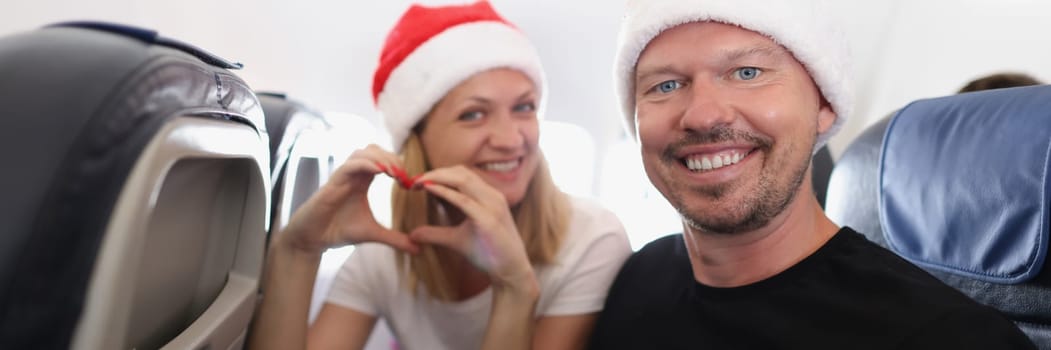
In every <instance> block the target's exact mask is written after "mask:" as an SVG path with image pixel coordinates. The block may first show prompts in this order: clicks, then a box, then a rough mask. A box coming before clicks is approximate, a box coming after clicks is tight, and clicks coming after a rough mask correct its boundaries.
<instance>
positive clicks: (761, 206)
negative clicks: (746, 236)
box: [662, 127, 810, 234]
mask: <svg viewBox="0 0 1051 350" xmlns="http://www.w3.org/2000/svg"><path fill="white" fill-rule="evenodd" d="M735 140H737V141H740V140H743V141H747V142H749V143H752V144H754V145H757V146H758V148H757V149H756V150H755V151H753V152H758V151H763V152H765V153H766V154H765V155H766V156H765V157H764V159H763V161H764V162H765V164H764V165H765V166H764V167H762V169H761V170H760V173H759V180H758V184H757V185H756V188H754V189H751V191H750V192H748V195H746V197H745V198H743V199H742V200H741V201H739V202H737V203H730V206H728V207H723V208H720V209H715V210H718V211H723V212H724V213H722V214H729V215H710V214H713V213H703V212H699V210H694V212H690V208H688V207H687V206H686V200H685V197H686V195H685V193H684V191H689V192H692V194H694V195H695V196H700V197H704V198H706V199H707V200H710V201H719V200H726V199H725V197H726V196H727V195H728V194H730V193H732V192H736V191H748V190H750V189H747V188H739V187H741V186H743V184H741V183H735V182H729V183H722V184H718V185H714V186H705V187H688V186H687V185H685V184H680V185H679V186H676V187H677V188H676V189H673V190H671V191H670V192H671V193H670V196H666V197H668V200H669V201H670V202H671V204H672V206H674V207H675V209H676V210H677V211H678V212H679V215H680V216H682V219H683V221H684V222H685V223H686V224H687V225H689V226H690V227H691V228H693V229H695V230H700V231H702V232H709V233H714V234H737V233H742V232H749V231H754V230H756V229H759V228H761V227H764V226H766V225H767V224H768V223H770V220H772V219H773V218H774V217H776V216H777V215H779V214H781V213H782V212H783V211H784V210H785V208H787V207H788V204H790V203H792V200H793V199H795V195H796V193H797V192H798V191H799V186H801V185H802V183H803V180H804V179H805V178H806V171H807V169H808V168H809V166H810V158H809V157H803V159H802V160H801V161H799V162H798V164H795V165H790V166H789V167H787V169H786V170H788V172H789V176H787V177H785V176H782V177H780V178H781V179H784V180H785V181H784V182H783V183H778V181H777V180H778V179H779V177H778V175H781V174H779V173H778V169H784V168H785V167H779V166H777V164H772V163H771V162H776V161H778V160H784V161H786V162H787V161H791V158H792V157H793V156H796V155H797V154H798V152H799V151H800V150H796V149H789V150H786V152H785V154H784V155H783V156H781V157H777V158H779V159H774V157H773V156H772V155H771V154H770V150H771V149H772V144H773V142H772V141H771V140H769V139H767V138H763V137H759V136H756V135H752V134H749V133H746V132H743V131H738V130H732V129H729V128H724V127H723V128H715V129H712V130H711V131H709V132H705V133H691V134H688V135H687V136H686V137H684V138H683V139H682V140H679V141H678V142H675V143H673V144H671V145H669V146H668V147H667V148H666V149H665V151H664V152H663V154H662V160H663V161H665V162H679V161H680V160H679V159H678V158H676V157H675V154H676V151H677V150H678V149H680V148H681V147H685V146H687V145H693V144H705V143H714V142H721V141H735ZM807 154H809V153H807ZM705 214H709V215H705Z"/></svg>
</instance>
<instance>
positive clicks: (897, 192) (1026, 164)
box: [826, 86, 1051, 349]
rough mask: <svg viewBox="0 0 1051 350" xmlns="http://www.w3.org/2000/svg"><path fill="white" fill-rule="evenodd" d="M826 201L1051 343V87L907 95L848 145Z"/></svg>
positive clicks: (843, 219)
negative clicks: (903, 102) (939, 95)
mask: <svg viewBox="0 0 1051 350" xmlns="http://www.w3.org/2000/svg"><path fill="white" fill-rule="evenodd" d="M826 204H827V206H826V211H827V213H828V215H829V217H830V218H832V220H833V221H835V222H836V223H838V224H840V225H844V226H850V227H853V228H854V229H856V230H858V231H859V232H862V233H864V234H866V235H867V236H868V238H869V239H870V240H872V241H874V242H877V243H879V244H881V245H883V246H885V247H887V248H889V249H891V250H892V251H894V252H895V253H898V254H899V255H901V256H902V257H904V258H906V259H908V260H909V261H911V262H913V263H915V264H916V265H918V266H920V267H922V268H924V269H925V270H927V271H929V272H930V273H931V274H933V275H934V276H936V277H938V278H939V279H941V280H942V281H944V282H946V283H947V284H949V285H951V286H953V287H955V288H957V289H959V290H960V291H962V292H964V293H965V294H967V295H969V296H970V297H972V298H974V299H975V300H977V301H979V302H981V303H983V304H986V305H990V306H992V307H995V308H996V309H998V310H1000V311H1001V312H1002V313H1004V314H1005V315H1006V316H1008V317H1009V318H1010V319H1012V320H1013V321H1015V323H1016V324H1017V325H1018V326H1019V328H1021V329H1022V331H1024V332H1025V333H1026V334H1027V335H1028V336H1029V337H1030V338H1031V339H1032V340H1033V341H1034V342H1035V343H1036V344H1037V346H1039V347H1040V348H1042V349H1049V348H1051V272H1049V271H1048V268H1047V265H1048V263H1047V259H1046V254H1047V249H1048V238H1049V237H1048V231H1049V226H1051V86H1035V87H1021V88H1011V89H1001V90H989V91H981V92H973V93H967V94H961V95H954V96H948V97H942V98H935V99H927V100H920V101H916V102H913V103H911V104H909V105H908V106H906V107H904V108H902V109H901V110H900V111H898V112H896V113H895V114H893V115H891V116H889V117H887V118H884V119H883V120H881V121H880V122H878V123H876V124H875V125H873V126H871V127H870V128H868V129H867V130H866V131H865V132H864V133H863V134H862V135H861V136H860V137H858V139H856V140H855V141H854V142H853V143H852V144H851V145H850V146H849V147H848V148H847V150H846V151H845V152H844V154H843V156H842V157H840V159H839V161H838V163H837V165H836V167H835V170H834V171H833V173H832V177H831V179H830V183H829V189H828V198H827V203H826Z"/></svg>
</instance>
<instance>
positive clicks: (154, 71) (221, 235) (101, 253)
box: [0, 22, 269, 349]
mask: <svg viewBox="0 0 1051 350" xmlns="http://www.w3.org/2000/svg"><path fill="white" fill-rule="evenodd" d="M235 68H239V64H234V63H230V62H228V61H225V60H223V59H222V58H219V57H217V56H214V55H211V54H209V53H207V52H204V51H203V50H201V49H198V48H196V47H193V46H191V45H188V44H186V43H183V42H179V41H176V40H173V39H170V38H166V37H164V36H160V35H157V33H156V32H154V31H150V30H146V29H140V28H133V27H127V26H121V25H116V24H107V23H96V22H78V23H64V24H58V25H54V26H49V27H45V28H42V29H39V30H35V31H30V32H25V33H19V34H15V35H11V36H7V37H3V38H0V77H3V78H2V79H0V91H2V93H0V147H2V148H3V149H4V150H5V151H6V153H5V155H6V156H5V158H6V159H5V160H4V162H5V166H4V169H5V170H4V178H3V179H4V181H0V193H3V196H2V197H0V206H2V207H0V222H3V223H4V224H3V225H0V348H3V349H57V348H73V349H148V348H154V349H155V348H170V349H237V348H240V347H241V345H242V344H243V341H244V339H243V338H244V335H245V330H246V329H247V326H248V322H249V320H250V319H251V315H252V312H253V311H254V307H255V304H256V300H257V292H258V279H259V276H260V274H261V271H262V262H263V249H264V239H265V234H266V225H267V220H268V217H267V214H268V209H267V208H268V206H269V203H268V200H269V195H268V192H267V190H268V188H269V177H268V176H266V174H267V171H268V170H267V168H268V167H269V154H268V152H267V135H266V129H265V124H264V122H263V113H262V109H261V108H260V106H259V102H258V100H257V99H256V96H255V94H254V93H253V92H252V90H251V89H249V88H248V86H246V84H245V83H244V82H243V81H242V80H241V79H240V78H238V77H237V76H235V75H234V74H232V73H231V72H230V71H229V69H235Z"/></svg>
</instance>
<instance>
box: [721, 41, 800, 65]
mask: <svg viewBox="0 0 1051 350" xmlns="http://www.w3.org/2000/svg"><path fill="white" fill-rule="evenodd" d="M787 53H788V50H786V49H785V48H783V47H781V46H780V45H761V46H753V47H749V48H743V49H735V50H727V51H723V52H722V53H721V56H722V57H720V58H721V59H722V60H723V61H724V62H733V61H737V60H740V59H742V58H746V57H756V56H758V57H765V58H781V57H784V56H785V54H787Z"/></svg>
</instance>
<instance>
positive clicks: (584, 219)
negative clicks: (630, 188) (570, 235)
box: [566, 195, 624, 232]
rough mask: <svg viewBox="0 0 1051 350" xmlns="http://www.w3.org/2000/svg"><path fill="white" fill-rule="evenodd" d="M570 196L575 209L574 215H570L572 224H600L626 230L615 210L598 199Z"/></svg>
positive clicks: (600, 225) (570, 201)
mask: <svg viewBox="0 0 1051 350" xmlns="http://www.w3.org/2000/svg"><path fill="white" fill-rule="evenodd" d="M566 196H567V197H569V203H570V207H571V208H572V209H573V212H572V215H570V218H571V219H570V226H571V227H573V226H599V227H606V228H609V227H616V228H619V231H621V232H623V231H624V225H623V224H621V223H620V219H619V218H617V215H616V214H613V211H611V210H609V209H607V208H606V207H605V206H603V205H602V204H601V203H599V202H598V201H596V200H594V199H591V198H584V197H574V196H570V195H566Z"/></svg>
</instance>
